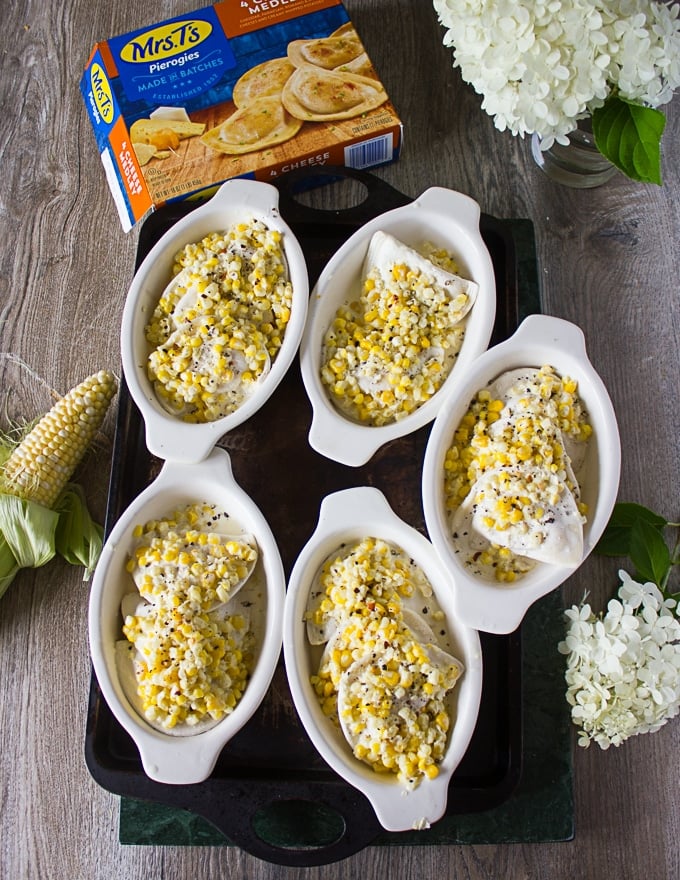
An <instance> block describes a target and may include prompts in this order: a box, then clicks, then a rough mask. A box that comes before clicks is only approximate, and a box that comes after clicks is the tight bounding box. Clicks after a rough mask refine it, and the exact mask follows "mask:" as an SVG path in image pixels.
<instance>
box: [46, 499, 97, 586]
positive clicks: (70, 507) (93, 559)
mask: <svg viewBox="0 0 680 880" xmlns="http://www.w3.org/2000/svg"><path fill="white" fill-rule="evenodd" d="M56 510H57V511H58V513H59V522H58V524H57V532H56V548H57V552H58V553H60V554H61V555H62V556H63V557H64V559H65V560H66V561H67V562H70V563H71V565H83V566H85V579H87V578H88V577H89V576H90V575H91V574H92V572H93V571H94V568H95V566H96V564H97V560H98V559H99V554H100V553H101V550H102V544H103V541H104V530H103V529H102V527H101V526H100V525H99V524H98V523H96V522H94V520H93V519H92V517H91V516H90V512H89V510H88V509H87V502H86V500H85V493H84V492H83V490H82V488H81V487H80V486H78V485H77V484H75V483H68V484H67V486H66V489H65V490H64V492H63V493H62V495H61V497H60V498H59V501H58V502H57V505H56Z"/></svg>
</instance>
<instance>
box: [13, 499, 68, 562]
mask: <svg viewBox="0 0 680 880" xmlns="http://www.w3.org/2000/svg"><path fill="white" fill-rule="evenodd" d="M58 521H59V514H58V513H57V512H56V511H54V510H50V509H49V508H48V507H43V506H42V504H36V503H35V502H34V501H26V500H25V499H24V498H17V496H16V495H5V494H1V495H0V532H1V533H2V536H3V538H4V539H5V541H6V542H7V544H8V545H9V548H10V550H11V551H12V553H13V554H14V558H15V559H16V561H17V564H18V565H19V568H39V567H40V566H41V565H45V563H47V562H49V561H50V559H52V557H53V556H54V554H55V553H56V552H57V551H56V541H55V535H56V531H57V522H58Z"/></svg>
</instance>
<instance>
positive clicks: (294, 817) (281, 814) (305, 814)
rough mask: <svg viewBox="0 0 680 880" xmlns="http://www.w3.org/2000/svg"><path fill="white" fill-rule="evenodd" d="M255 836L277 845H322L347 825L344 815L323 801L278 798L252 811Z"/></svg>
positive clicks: (330, 842) (338, 837) (339, 835)
mask: <svg viewBox="0 0 680 880" xmlns="http://www.w3.org/2000/svg"><path fill="white" fill-rule="evenodd" d="M251 822H252V826H253V831H254V832H255V834H256V835H257V837H258V838H259V839H260V840H261V841H262V842H263V843H266V844H268V845H269V846H272V847H277V848H279V849H295V850H301V849H304V850H313V849H323V848H326V847H329V846H332V845H333V844H335V843H338V842H339V841H340V840H341V839H342V837H343V835H344V834H345V831H346V829H347V826H346V824H345V820H344V818H343V817H342V816H341V815H340V813H338V812H336V811H335V810H334V809H332V808H331V807H328V806H327V805H326V804H321V803H317V802H314V801H307V800H300V799H295V800H279V801H274V802H272V803H270V804H266V805H265V806H264V807H260V809H259V810H257V811H256V812H255V814H254V815H253V817H252V819H251Z"/></svg>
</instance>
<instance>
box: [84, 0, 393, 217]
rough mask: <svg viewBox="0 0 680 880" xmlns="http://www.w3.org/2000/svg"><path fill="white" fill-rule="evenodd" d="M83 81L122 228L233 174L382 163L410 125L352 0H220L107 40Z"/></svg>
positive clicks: (261, 176) (265, 176)
mask: <svg viewBox="0 0 680 880" xmlns="http://www.w3.org/2000/svg"><path fill="white" fill-rule="evenodd" d="M80 87H81V92H82V95H83V99H84V101H85V106H86V108H87V111H88V113H89V116H90V119H91V122H92V127H93V129H94V134H95V138H96V142H97V146H98V149H99V154H100V157H101V160H102V163H103V165H104V169H105V172H106V177H107V180H108V182H109V186H110V188H111V192H112V193H113V197H114V201H115V203H116V207H117V209H118V214H119V216H120V219H121V223H122V225H123V228H124V229H125V230H126V231H127V230H129V229H131V228H132V227H133V226H134V225H135V223H137V221H139V220H140V219H141V218H142V217H144V216H146V214H147V213H148V212H149V211H151V210H153V209H154V208H157V207H159V206H161V205H163V204H166V203H168V202H172V201H175V200H177V199H184V198H187V197H190V196H197V195H198V194H201V195H209V194H210V193H211V191H213V190H214V189H216V188H217V187H218V186H219V185H220V184H221V183H223V182H224V181H225V180H227V179H229V178H233V177H249V178H254V179H256V180H264V181H271V180H273V179H274V178H276V177H278V176H279V175H281V174H285V173H286V172H288V171H291V170H293V169H298V168H304V167H306V166H312V165H342V166H345V167H351V168H359V169H364V168H371V167H374V166H377V165H383V164H386V163H387V162H391V161H393V160H394V159H396V158H397V157H398V155H399V151H400V148H401V140H402V125H401V122H400V120H399V117H398V115H397V113H396V111H395V109H394V107H393V105H392V103H391V102H390V100H389V98H388V95H387V93H386V91H385V88H384V86H383V84H382V83H381V81H380V79H379V76H378V74H377V72H376V70H375V68H374V67H373V64H372V63H371V59H370V58H369V56H368V54H367V53H366V50H365V48H364V46H363V44H362V42H361V39H360V37H359V35H358V33H357V31H356V29H355V28H354V26H353V24H352V22H351V21H350V19H349V16H348V14H347V11H346V10H345V7H344V6H343V5H342V3H341V2H340V0H262V2H259V0H222V2H219V3H215V4H214V5H212V6H207V7H204V8H202V9H198V10H196V11H195V12H190V13H188V14H186V15H180V16H177V17H176V18H172V19H168V20H167V21H163V22H160V23H157V24H150V25H149V26H148V27H144V28H140V29H139V30H136V31H133V32H131V33H127V34H122V35H121V36H118V37H113V38H111V39H108V40H106V41H105V42H102V43H98V44H97V45H96V46H95V47H94V49H93V51H92V54H91V56H90V59H89V61H88V63H87V66H86V68H85V72H84V74H83V77H82V80H81V85H80Z"/></svg>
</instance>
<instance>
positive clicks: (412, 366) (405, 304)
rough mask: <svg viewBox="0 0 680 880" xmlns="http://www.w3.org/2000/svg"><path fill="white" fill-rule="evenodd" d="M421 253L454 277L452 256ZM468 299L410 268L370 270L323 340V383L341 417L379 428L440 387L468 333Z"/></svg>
mask: <svg viewBox="0 0 680 880" xmlns="http://www.w3.org/2000/svg"><path fill="white" fill-rule="evenodd" d="M421 252H422V254H423V256H425V257H427V259H429V260H430V262H432V263H434V264H435V265H437V266H440V267H441V268H443V269H445V270H446V271H448V272H451V273H456V272H457V267H456V265H455V262H454V260H453V258H452V257H451V255H450V254H448V253H447V252H446V251H444V250H441V249H435V248H434V247H433V246H432V245H429V244H427V243H426V244H424V245H423V246H422V248H421ZM466 300H467V295H466V294H465V293H460V294H458V296H456V297H449V296H447V295H446V294H445V292H443V291H440V290H436V289H434V288H433V285H432V279H431V278H428V277H427V275H426V274H425V273H423V272H420V271H418V270H412V269H410V268H409V266H408V265H407V264H406V263H400V262H396V263H394V264H393V265H392V266H390V267H388V268H387V272H384V271H381V269H379V268H378V267H375V268H372V269H370V271H368V272H367V274H366V277H365V278H364V280H363V288H362V292H361V296H360V298H359V299H358V300H357V301H355V302H352V303H351V304H349V305H343V306H341V307H340V308H339V309H338V311H337V313H336V315H335V318H334V320H333V322H332V323H331V325H330V327H329V328H328V330H327V332H326V335H325V338H324V348H323V354H322V366H321V380H322V383H323V384H324V386H325V387H326V389H327V391H328V394H329V396H330V398H331V400H332V401H333V403H334V404H335V406H337V407H338V409H340V411H341V412H343V413H345V414H346V415H348V416H349V417H350V418H352V419H354V420H356V421H358V422H362V423H365V424H370V425H374V426H380V425H386V424H389V423H391V422H395V421H398V420H399V419H403V418H404V417H406V416H408V415H409V414H410V413H412V412H414V411H415V410H416V409H417V408H418V407H420V406H422V404H424V403H425V402H426V401H428V400H429V399H430V398H431V397H432V396H433V395H434V394H435V393H436V392H437V391H438V390H439V388H441V386H442V384H443V383H444V381H445V379H446V377H447V376H448V374H449V373H450V371H451V369H452V367H453V364H454V362H455V360H456V357H457V356H458V353H459V351H460V348H461V345H462V343H463V338H464V334H465V329H464V327H463V326H462V325H461V324H460V312H461V309H463V308H464V307H465V304H466Z"/></svg>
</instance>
